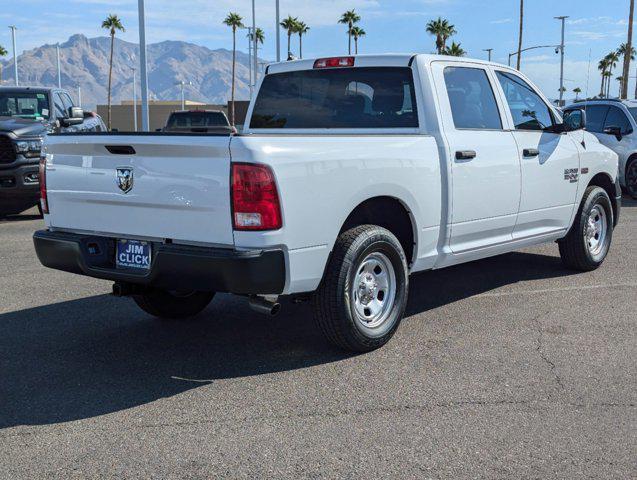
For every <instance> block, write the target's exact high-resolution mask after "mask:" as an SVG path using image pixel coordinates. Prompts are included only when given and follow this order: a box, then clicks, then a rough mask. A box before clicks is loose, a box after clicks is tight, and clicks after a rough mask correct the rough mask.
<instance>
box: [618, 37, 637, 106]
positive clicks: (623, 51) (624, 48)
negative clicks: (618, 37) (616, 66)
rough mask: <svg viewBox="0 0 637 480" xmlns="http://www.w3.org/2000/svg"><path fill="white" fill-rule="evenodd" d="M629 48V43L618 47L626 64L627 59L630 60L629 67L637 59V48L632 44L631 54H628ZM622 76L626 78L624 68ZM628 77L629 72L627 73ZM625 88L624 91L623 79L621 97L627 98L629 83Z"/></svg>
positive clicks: (619, 53)
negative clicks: (636, 49) (636, 57)
mask: <svg viewBox="0 0 637 480" xmlns="http://www.w3.org/2000/svg"><path fill="white" fill-rule="evenodd" d="M631 37H632V32H631ZM631 40H632V39H631ZM628 50H629V47H628V44H626V43H622V44H621V45H620V46H619V48H618V49H617V55H619V56H620V57H622V58H623V59H624V66H625V65H626V60H628V62H629V63H628V67H629V68H630V62H631V61H632V60H635V54H636V53H637V52H636V51H635V48H634V47H633V46H632V45H631V46H630V56H627V52H628ZM622 78H624V74H623V70H622ZM626 78H628V72H627V73H626ZM625 90H626V91H625V92H624V81H623V80H622V84H621V89H620V92H619V95H620V96H621V98H627V97H628V84H626V89H625ZM624 95H625V96H624Z"/></svg>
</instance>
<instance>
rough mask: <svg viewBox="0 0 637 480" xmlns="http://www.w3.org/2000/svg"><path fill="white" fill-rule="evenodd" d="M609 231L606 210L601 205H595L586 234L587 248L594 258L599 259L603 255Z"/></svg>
mask: <svg viewBox="0 0 637 480" xmlns="http://www.w3.org/2000/svg"><path fill="white" fill-rule="evenodd" d="M607 231H608V224H607V222H606V210H604V207H602V206H601V205H595V206H594V207H593V208H592V209H591V211H590V213H589V214H588V220H587V221H586V230H585V232H584V239H585V241H586V247H587V248H588V251H589V253H590V254H591V255H592V256H593V257H597V256H599V255H600V254H601V253H602V251H603V249H604V244H605V241H606V234H607Z"/></svg>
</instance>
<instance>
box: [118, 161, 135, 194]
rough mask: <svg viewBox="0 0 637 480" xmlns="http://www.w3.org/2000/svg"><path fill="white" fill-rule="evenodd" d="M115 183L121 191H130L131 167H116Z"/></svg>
mask: <svg viewBox="0 0 637 480" xmlns="http://www.w3.org/2000/svg"><path fill="white" fill-rule="evenodd" d="M116 183H117V186H118V187H119V189H120V190H121V191H122V192H124V193H128V192H130V191H131V190H132V189H133V168H132V167H117V179H116Z"/></svg>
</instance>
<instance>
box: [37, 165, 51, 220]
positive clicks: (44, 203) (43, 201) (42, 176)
mask: <svg viewBox="0 0 637 480" xmlns="http://www.w3.org/2000/svg"><path fill="white" fill-rule="evenodd" d="M39 181H40V206H41V207H42V213H49V201H48V199H47V197H46V155H42V156H41V157H40V170H39Z"/></svg>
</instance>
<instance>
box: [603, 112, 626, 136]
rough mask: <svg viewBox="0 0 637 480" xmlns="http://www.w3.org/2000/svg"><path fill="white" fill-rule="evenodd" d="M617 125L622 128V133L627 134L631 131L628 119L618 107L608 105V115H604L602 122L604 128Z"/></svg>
mask: <svg viewBox="0 0 637 480" xmlns="http://www.w3.org/2000/svg"><path fill="white" fill-rule="evenodd" d="M608 127H619V128H621V129H622V130H621V131H622V135H627V134H629V133H631V132H632V131H633V128H632V126H631V125H630V121H629V120H628V118H627V117H626V115H625V114H624V112H622V111H621V110H620V109H619V108H617V107H610V110H609V111H608V115H606V121H605V122H604V128H608Z"/></svg>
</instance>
